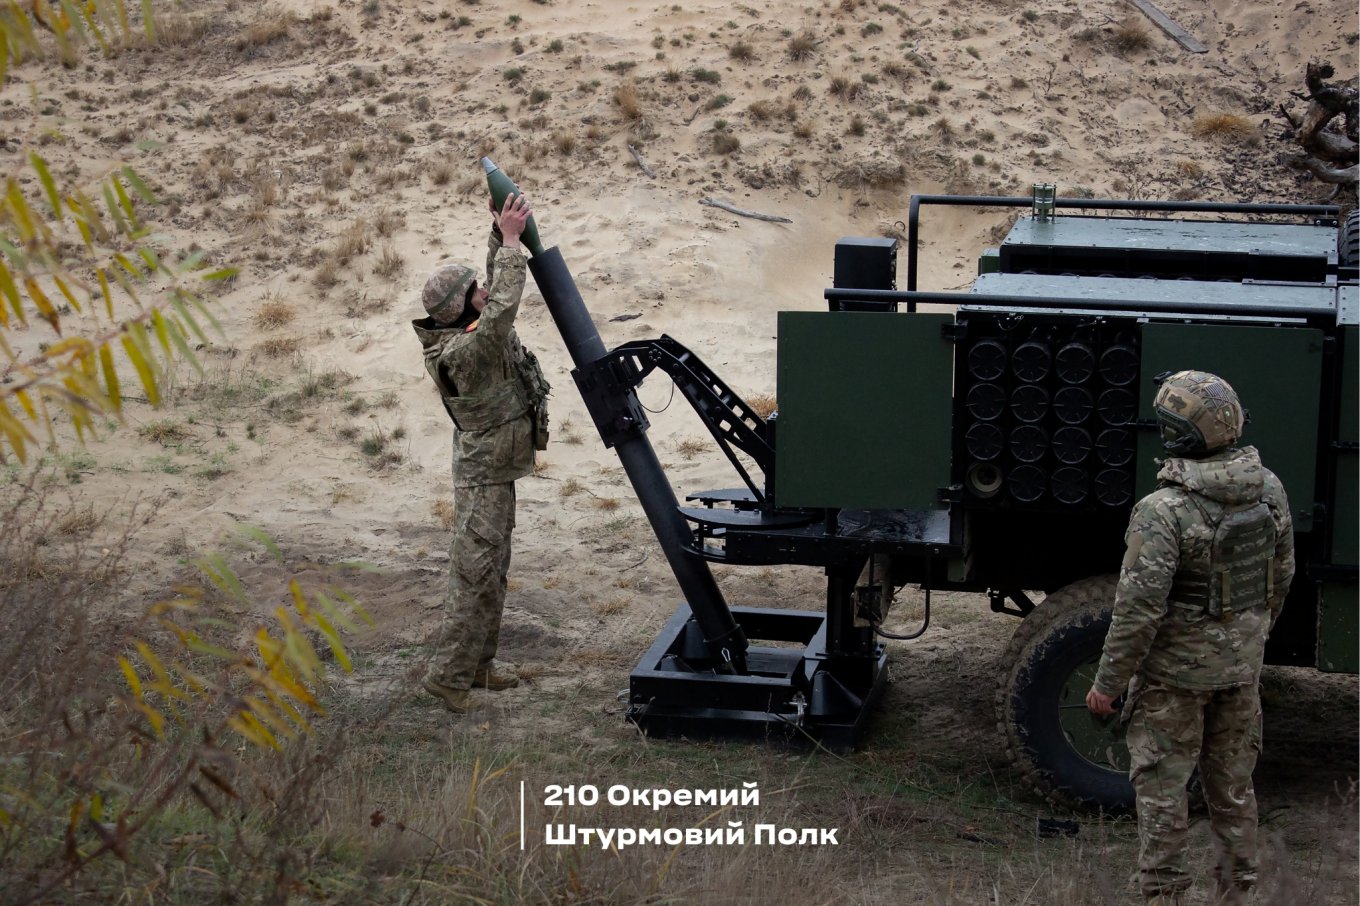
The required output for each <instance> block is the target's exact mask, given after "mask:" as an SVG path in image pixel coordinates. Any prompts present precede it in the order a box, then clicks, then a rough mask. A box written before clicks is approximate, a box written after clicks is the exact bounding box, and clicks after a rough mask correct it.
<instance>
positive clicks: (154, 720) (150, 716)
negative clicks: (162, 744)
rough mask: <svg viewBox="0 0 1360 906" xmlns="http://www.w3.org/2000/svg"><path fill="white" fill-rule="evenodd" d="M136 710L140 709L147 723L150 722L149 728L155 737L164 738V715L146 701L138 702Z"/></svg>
mask: <svg viewBox="0 0 1360 906" xmlns="http://www.w3.org/2000/svg"><path fill="white" fill-rule="evenodd" d="M137 710H138V711H141V712H142V713H143V714H145V715H146V720H147V722H148V723H149V724H151V730H152V732H154V733H155V734H156V738H157V739H164V738H165V715H163V714H161V712H159V711H157V710H156V709H155V708H153V707H151V706H150V705H148V704H147V703H146V702H140V703H138V705H137Z"/></svg>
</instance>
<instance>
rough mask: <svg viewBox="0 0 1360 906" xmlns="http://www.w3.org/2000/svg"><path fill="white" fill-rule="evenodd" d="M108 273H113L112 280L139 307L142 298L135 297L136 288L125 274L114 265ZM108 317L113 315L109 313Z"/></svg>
mask: <svg viewBox="0 0 1360 906" xmlns="http://www.w3.org/2000/svg"><path fill="white" fill-rule="evenodd" d="M109 273H111V274H113V279H114V281H115V282H117V284H118V285H119V286H121V287H122V288H123V292H125V293H127V294H128V298H129V299H131V300H132V301H133V302H135V303H136V304H137V306H138V307H139V308H140V307H141V305H142V300H141V299H139V298H137V288H136V287H135V286H133V285H132V281H131V280H129V279H128V276H127V274H125V273H123V272H122V270H120V269H118V268H116V267H115V268H112V269H110V271H109ZM109 317H113V315H109Z"/></svg>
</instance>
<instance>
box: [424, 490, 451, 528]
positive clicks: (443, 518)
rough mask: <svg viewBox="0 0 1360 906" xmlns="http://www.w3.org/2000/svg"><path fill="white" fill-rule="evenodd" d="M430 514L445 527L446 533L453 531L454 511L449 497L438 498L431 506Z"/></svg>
mask: <svg viewBox="0 0 1360 906" xmlns="http://www.w3.org/2000/svg"><path fill="white" fill-rule="evenodd" d="M430 513H431V514H433V515H434V518H436V519H438V520H439V524H440V525H441V526H443V527H444V531H446V532H448V531H452V530H453V520H454V515H455V513H454V509H453V501H452V500H450V499H449V498H448V497H436V498H435V500H434V502H433V503H431V504H430Z"/></svg>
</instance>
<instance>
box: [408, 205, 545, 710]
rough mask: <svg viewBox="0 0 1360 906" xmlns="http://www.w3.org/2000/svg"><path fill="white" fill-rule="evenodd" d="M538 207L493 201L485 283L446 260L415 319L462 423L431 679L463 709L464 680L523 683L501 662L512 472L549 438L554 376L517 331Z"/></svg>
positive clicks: (433, 690)
mask: <svg viewBox="0 0 1360 906" xmlns="http://www.w3.org/2000/svg"><path fill="white" fill-rule="evenodd" d="M530 213H531V211H530V208H529V204H528V202H527V200H525V199H524V197H523V196H522V195H517V196H514V197H511V198H507V199H506V202H505V207H504V208H503V209H502V210H501V211H499V212H497V211H495V209H494V208H493V209H492V215H493V219H494V220H495V226H493V227H492V235H491V239H490V243H489V245H490V248H489V251H488V254H487V261H486V270H487V279H488V282H489V284H490V285H489V287H488V288H481V287H478V286H477V280H476V274H475V272H474V271H473V270H472V269H471V268H469V267H464V266H462V265H459V264H451V263H441V264H440V265H439V266H438V267H437V268H436V270H435V272H434V274H433V276H431V277H430V279H429V280H428V281H427V282H426V284H425V287H424V290H423V291H422V301H423V303H424V306H425V311H426V313H427V315H428V317H426V318H424V319H421V320H418V321H415V322H413V326H414V327H415V331H416V336H418V337H419V338H420V342H421V345H422V346H423V347H424V350H425V368H426V370H427V371H429V373H430V377H432V378H433V379H434V382H435V386H436V387H438V388H439V394H440V398H441V399H442V401H443V403H444V408H445V410H446V411H447V412H448V413H449V417H450V418H452V419H453V423H454V440H453V487H454V491H453V501H454V531H453V544H452V548H451V551H450V561H451V563H450V568H449V589H448V594H447V596H446V598H445V621H444V626H443V628H442V631H441V634H440V638H439V641H438V644H437V648H436V651H435V656H434V658H433V663H432V666H431V668H430V670H429V672H428V674H427V675H426V677H425V680H424V687H425V690H426V691H427V692H429V693H430V694H431V695H433V696H435V697H437V698H439V699H441V700H442V701H443V702H444V704H445V706H446V707H447V708H448V709H449V710H450V711H452V712H453V713H455V714H465V713H467V711H468V710H469V707H470V705H469V701H468V694H469V693H468V690H469V689H470V688H471V687H474V686H475V687H478V688H484V689H489V690H492V691H498V690H501V689H509V688H511V687H513V686H516V685H518V684H519V678H518V677H517V676H516V675H515V674H514V673H513V672H511V671H509V670H502V669H499V668H498V667H497V666H496V663H495V657H496V648H497V642H498V639H499V636H500V624H501V612H502V609H503V607H504V604H505V589H506V574H507V572H508V570H509V568H510V535H511V532H512V531H513V530H514V527H515V479H517V478H522V477H523V476H525V475H528V474H529V473H530V472H531V471H533V467H534V450H535V449H536V448H537V449H542V445H543V442H545V441H546V439H547V414H546V410H545V408H544V402H545V400H546V397H547V392H548V385H547V382H546V381H545V380H544V379H543V374H542V372H541V371H540V370H539V367H538V362H537V360H536V359H535V358H534V356H533V353H531V352H528V351H526V350H525V349H524V347H523V346H521V345H520V342H519V338H518V337H517V336H516V335H515V330H514V321H515V315H516V313H517V312H518V311H519V303H520V295H521V294H522V293H523V291H524V281H525V265H526V261H525V256H524V252H523V251H522V250H521V248H520V242H519V239H520V234H521V232H522V231H523V230H524V225H525V223H526V222H527V221H528V219H529V215H530Z"/></svg>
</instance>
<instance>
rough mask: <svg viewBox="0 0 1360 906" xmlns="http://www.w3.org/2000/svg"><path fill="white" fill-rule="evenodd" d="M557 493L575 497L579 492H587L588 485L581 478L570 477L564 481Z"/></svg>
mask: <svg viewBox="0 0 1360 906" xmlns="http://www.w3.org/2000/svg"><path fill="white" fill-rule="evenodd" d="M557 493H558V494H559V495H560V496H562V497H575V496H576V495H578V494H584V493H587V491H586V486H585V485H584V484H582V483H581V481H580V480H579V479H576V478H568V479H567V480H566V481H564V482H562V487H561V488H559V489H558V491H557Z"/></svg>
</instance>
